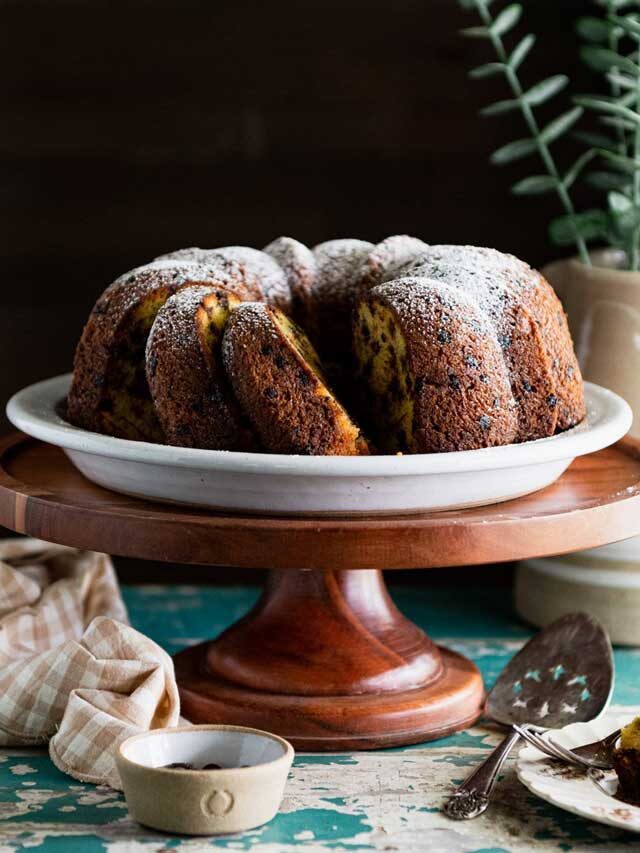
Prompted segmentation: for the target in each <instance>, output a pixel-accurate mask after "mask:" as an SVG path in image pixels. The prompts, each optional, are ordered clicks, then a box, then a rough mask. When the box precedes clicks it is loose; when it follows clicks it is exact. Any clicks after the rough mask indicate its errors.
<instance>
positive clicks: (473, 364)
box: [464, 355, 478, 367]
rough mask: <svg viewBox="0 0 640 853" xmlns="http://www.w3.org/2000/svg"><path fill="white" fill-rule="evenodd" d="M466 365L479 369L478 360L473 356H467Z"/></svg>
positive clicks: (465, 358)
mask: <svg viewBox="0 0 640 853" xmlns="http://www.w3.org/2000/svg"><path fill="white" fill-rule="evenodd" d="M464 363H465V364H466V365H467V367H477V366H478V360H477V359H475V358H474V357H473V356H472V355H465V357H464Z"/></svg>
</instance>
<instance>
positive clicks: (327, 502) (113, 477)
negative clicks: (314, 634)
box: [7, 375, 632, 515]
mask: <svg viewBox="0 0 640 853" xmlns="http://www.w3.org/2000/svg"><path fill="white" fill-rule="evenodd" d="M69 383H70V375H66V376H58V377H55V378H54V379H48V380H46V381H45V382H38V383H37V384H35V385H31V386H30V387H28V388H25V389H24V390H23V391H20V392H19V393H18V394H16V395H15V396H14V397H12V399H11V400H10V401H9V404H8V406H7V417H8V418H9V420H10V421H11V422H12V423H13V424H14V425H15V426H16V427H18V429H21V430H22V431H23V432H25V433H27V434H28V435H31V436H34V437H35V438H39V439H42V440H43V441H46V442H49V443H50V444H54V445H57V446H59V447H62V448H64V450H65V452H66V453H67V455H68V456H69V458H70V459H71V461H72V462H73V464H74V465H75V466H76V467H77V468H78V469H79V470H80V471H81V472H82V473H83V474H84V475H85V477H87V478H88V479H89V480H92V481H93V482H95V483H98V484H99V485H101V486H105V487H106V488H108V489H113V490H114V491H117V492H123V493H125V494H129V495H134V496H136V497H145V498H152V499H155V500H162V501H169V502H173V503H182V504H189V505H192V506H201V507H207V508H210V509H224V510H231V511H236V512H250V513H261V514H289V515H305V514H306V515H308V514H318V515H327V514H334V515H342V514H368V515H371V514H373V513H412V512H419V511H440V510H448V509H458V508H461V507H468V506H481V505H486V504H492V503H498V502H500V501H506V500H510V499H511V498H515V497H519V496H520V495H525V494H529V493H530V492H535V491H537V490H538V489H542V488H544V487H545V486H548V485H549V484H550V483H553V481H554V480H556V479H557V478H558V477H559V476H560V474H562V472H563V471H564V470H565V469H566V468H567V467H568V466H569V464H570V463H571V462H572V461H573V459H575V457H576V456H582V455H584V454H586V453H591V452H592V451H595V450H601V449H602V448H603V447H607V446H608V445H610V444H613V443H614V442H615V441H617V440H618V439H619V438H622V436H623V435H624V434H625V433H626V432H627V431H628V429H629V427H630V425H631V419H632V415H631V409H630V408H629V406H628V405H627V403H625V401H624V400H623V399H622V398H621V397H618V396H617V395H616V394H614V393H613V392H611V391H607V390H606V389H604V388H600V387H599V386H598V385H592V384H589V383H586V396H587V408H588V414H587V418H586V419H585V421H583V423H581V424H579V425H578V426H576V427H574V428H573V429H571V430H567V432H564V433H561V434H559V435H555V436H552V437H550V438H544V439H540V440H538V441H531V442H527V443H525V444H512V445H508V446H506V447H491V448H483V449H481V450H466V451H461V452H456V453H432V454H418V455H412V456H394V455H387V456H359V457H353V456H293V455H291V456H286V455H279V454H268V453H235V452H229V451H223V450H197V449H192V448H181V447H168V446H165V445H160V444H150V443H147V442H141V441H128V440H125V439H121V438H111V437H110V436H105V435H100V434H98V433H93V432H87V431H86V430H82V429H78V428H77V427H74V426H72V425H71V424H69V423H67V422H66V421H65V420H63V418H62V417H60V415H59V414H58V410H59V404H60V403H61V401H63V400H64V398H65V396H66V394H67V391H68V388H69Z"/></svg>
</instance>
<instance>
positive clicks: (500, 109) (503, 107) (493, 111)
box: [480, 99, 520, 117]
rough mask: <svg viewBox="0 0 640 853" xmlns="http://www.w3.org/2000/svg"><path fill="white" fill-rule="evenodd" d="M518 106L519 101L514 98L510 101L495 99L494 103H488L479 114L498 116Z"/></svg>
mask: <svg viewBox="0 0 640 853" xmlns="http://www.w3.org/2000/svg"><path fill="white" fill-rule="evenodd" d="M519 106H520V102H519V101H517V100H515V99H514V100H510V101H496V102H495V104H489V106H488V107H484V109H482V110H480V115H482V116H485V117H489V116H499V115H502V114H503V113H508V112H511V110H517V109H518V107H519Z"/></svg>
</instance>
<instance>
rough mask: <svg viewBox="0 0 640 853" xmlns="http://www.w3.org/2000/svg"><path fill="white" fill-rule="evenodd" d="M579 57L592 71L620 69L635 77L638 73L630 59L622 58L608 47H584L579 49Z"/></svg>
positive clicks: (638, 69) (639, 70)
mask: <svg viewBox="0 0 640 853" xmlns="http://www.w3.org/2000/svg"><path fill="white" fill-rule="evenodd" d="M580 56H581V58H582V60H583V62H585V63H586V64H587V65H588V66H589V67H590V68H593V69H594V71H610V70H611V69H612V68H620V69H622V71H627V72H628V73H629V74H634V75H637V74H638V73H640V68H638V66H637V65H636V63H635V62H634V61H633V60H632V59H629V57H627V56H622V55H621V54H619V53H616V52H615V50H610V49H609V48H608V47H595V46H594V45H584V46H583V47H581V48H580Z"/></svg>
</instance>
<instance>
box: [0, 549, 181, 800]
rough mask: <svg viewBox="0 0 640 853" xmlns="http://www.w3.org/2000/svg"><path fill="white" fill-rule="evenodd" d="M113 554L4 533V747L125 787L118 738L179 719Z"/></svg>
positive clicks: (160, 660) (0, 708) (0, 589)
mask: <svg viewBox="0 0 640 853" xmlns="http://www.w3.org/2000/svg"><path fill="white" fill-rule="evenodd" d="M127 623H128V617H127V611H126V608H125V606H124V602H123V601H122V598H121V596H120V590H119V588H118V581H117V579H116V575H115V572H114V569H113V565H112V563H111V560H110V558H109V557H108V556H107V555H106V554H96V553H93V552H90V551H77V550H75V549H74V548H67V547H65V546H63V545H51V544H50V543H47V542H43V541H41V540H38V539H5V540H0V746H25V745H35V744H40V743H46V741H49V754H50V755H51V758H52V760H53V762H54V763H55V764H56V765H57V767H59V768H60V770H62V771H64V772H65V773H69V774H70V775H71V776H73V777H75V778H76V779H79V780H81V781H83V782H94V783H95V784H106V785H110V786H111V787H113V788H118V789H120V788H121V787H122V786H121V783H120V778H119V776H118V771H117V769H116V765H115V750H116V747H117V745H118V744H119V743H120V742H121V741H122V740H124V739H125V738H126V737H129V735H131V734H135V733H137V732H140V731H145V730H147V729H152V728H159V727H162V726H175V725H177V724H178V721H179V712H180V704H179V698H178V689H177V686H176V682H175V676H174V672H173V662H172V660H171V658H170V657H169V655H168V654H167V653H166V652H165V651H164V650H163V649H161V648H160V646H158V645H157V644H156V643H154V642H153V640H150V639H149V638H148V637H145V636H144V635H143V634H140V633H139V632H138V631H136V630H134V629H133V628H131V627H130V626H129V625H128V624H127Z"/></svg>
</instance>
